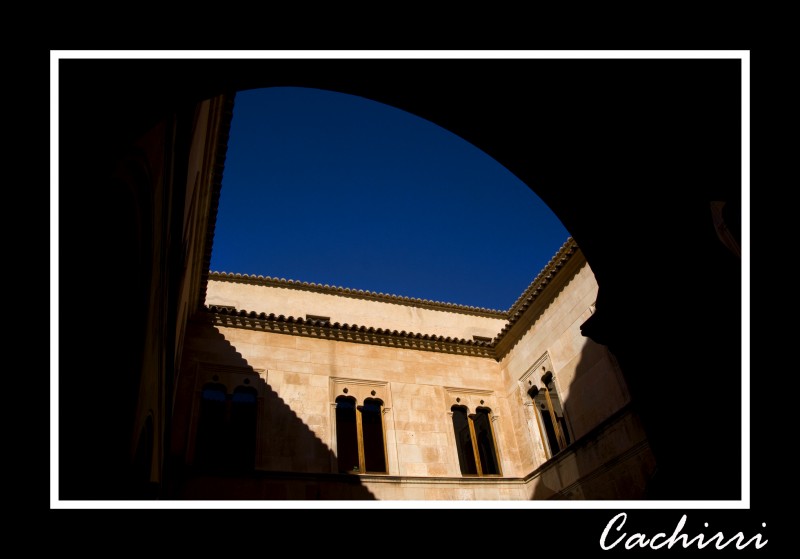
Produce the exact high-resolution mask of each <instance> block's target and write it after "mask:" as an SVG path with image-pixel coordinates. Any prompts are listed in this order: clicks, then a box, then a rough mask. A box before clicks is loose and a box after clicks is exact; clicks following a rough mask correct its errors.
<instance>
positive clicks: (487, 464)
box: [450, 406, 501, 476]
mask: <svg viewBox="0 0 800 559" xmlns="http://www.w3.org/2000/svg"><path fill="white" fill-rule="evenodd" d="M450 410H451V411H452V412H453V432H454V433H455V437H456V448H457V450H458V463H459V466H460V467H461V473H462V474H463V475H465V476H470V475H473V476H474V475H478V476H490V475H500V474H501V471H500V462H499V461H498V459H497V448H496V446H495V442H494V433H493V432H492V420H491V410H490V409H489V408H478V409H477V410H475V413H474V414H472V415H470V414H469V413H468V410H467V408H466V407H465V406H453V407H452V408H450Z"/></svg>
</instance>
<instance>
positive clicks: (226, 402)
mask: <svg viewBox="0 0 800 559" xmlns="http://www.w3.org/2000/svg"><path fill="white" fill-rule="evenodd" d="M257 409H258V393H257V392H256V390H255V389H254V388H252V387H245V386H240V387H237V388H236V389H235V390H234V392H233V394H231V395H229V394H228V393H227V389H226V388H225V385H223V384H218V383H209V384H206V385H205V386H204V387H203V390H202V392H201V393H200V418H199V421H198V425H197V438H196V450H195V458H194V465H195V467H197V468H198V469H200V470H204V471H211V472H226V471H249V470H252V469H254V468H255V456H256V422H257Z"/></svg>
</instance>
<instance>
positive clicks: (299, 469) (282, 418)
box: [168, 315, 375, 500]
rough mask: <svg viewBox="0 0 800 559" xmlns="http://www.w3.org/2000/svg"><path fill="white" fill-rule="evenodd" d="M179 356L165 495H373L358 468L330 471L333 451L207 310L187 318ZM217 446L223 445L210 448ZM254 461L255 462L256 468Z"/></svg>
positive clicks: (313, 497)
mask: <svg viewBox="0 0 800 559" xmlns="http://www.w3.org/2000/svg"><path fill="white" fill-rule="evenodd" d="M183 362H184V363H185V364H186V365H184V368H183V370H182V372H181V378H180V380H179V383H178V384H179V385H178V395H177V399H176V405H175V421H174V431H173V447H172V452H171V458H170V459H171V462H172V464H173V472H174V475H173V476H172V479H173V483H172V485H171V488H170V491H169V497H168V498H171V499H207V500H214V499H226V500H239V499H256V500H282V499H297V500H330V499H334V500H355V499H364V500H369V499H375V497H374V495H372V493H371V492H370V491H369V490H368V489H367V488H366V487H364V486H363V485H362V484H361V481H360V479H359V478H358V476H356V475H349V474H334V473H331V464H332V463H335V461H336V457H335V453H334V452H333V451H332V450H331V449H330V448H328V447H327V446H326V445H325V444H324V443H323V442H322V441H321V440H320V439H319V438H318V437H317V436H316V435H315V434H314V432H313V431H312V430H311V429H310V428H309V427H308V426H307V425H306V424H305V423H303V421H302V420H301V419H300V418H299V417H298V416H297V414H296V413H295V412H294V411H293V410H292V409H291V408H290V407H289V406H288V405H287V404H286V403H285V402H284V401H283V399H281V397H280V396H279V395H278V394H277V393H276V392H275V391H274V390H273V389H272V388H271V387H270V386H269V384H267V383H266V382H264V380H263V379H262V378H261V377H260V376H259V375H258V371H256V370H255V369H253V368H252V367H251V366H250V364H249V363H248V362H247V361H246V360H245V359H244V358H243V357H242V355H241V354H240V353H238V352H237V351H236V348H235V347H233V346H232V345H231V344H230V342H228V341H227V340H226V339H225V337H224V336H223V335H222V334H221V333H220V332H219V331H218V330H217V329H216V328H215V327H214V326H213V325H212V323H211V321H210V320H209V317H208V315H200V316H199V317H198V318H197V319H196V320H192V321H190V323H189V326H188V330H187V336H186V344H185V348H184V360H183ZM206 377H208V378H206ZM209 381H210V382H209ZM245 383H246V384H245ZM233 385H236V386H233ZM256 394H257V396H256ZM256 399H257V404H256V402H254V401H253V400H256ZM250 404H252V407H250ZM327 411H328V410H327V409H326V410H324V411H323V413H326V412H327ZM251 427H252V428H251ZM242 437H244V438H245V439H246V440H245V441H244V444H243V441H242ZM255 439H257V441H258V442H257V444H256V441H255ZM210 448H211V450H209V449H210ZM219 449H222V452H221V453H217V454H215V451H216V450H219ZM254 463H255V464H261V466H260V467H259V468H258V469H256V468H255V467H254Z"/></svg>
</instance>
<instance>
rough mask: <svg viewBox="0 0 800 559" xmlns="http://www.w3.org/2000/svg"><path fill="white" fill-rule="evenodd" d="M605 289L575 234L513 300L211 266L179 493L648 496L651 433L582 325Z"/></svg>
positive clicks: (183, 434)
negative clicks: (482, 301) (468, 302)
mask: <svg viewBox="0 0 800 559" xmlns="http://www.w3.org/2000/svg"><path fill="white" fill-rule="evenodd" d="M596 297H597V283H596V281H595V279H594V275H593V274H592V272H591V269H590V268H589V266H588V265H587V263H586V260H585V258H584V257H583V254H582V253H581V251H580V249H579V248H578V246H577V245H576V243H575V242H574V241H573V240H572V239H569V240H568V241H567V242H566V244H564V246H563V247H562V248H561V250H559V251H558V253H557V254H556V255H555V256H554V257H553V259H552V260H551V261H550V263H549V264H548V265H547V266H546V267H545V269H543V270H542V271H541V273H540V274H539V275H538V277H536V278H535V280H534V281H533V282H532V283H531V284H530V286H529V287H528V288H527V289H526V290H525V292H524V293H522V294H521V296H520V297H519V299H518V300H517V301H516V302H515V303H514V304H513V305H512V306H511V308H510V309H508V310H507V311H497V310H490V309H482V308H475V307H467V306H461V305H455V304H448V303H440V302H433V301H427V300H419V299H409V298H408V297H402V296H396V295H385V294H376V293H372V292H365V291H359V290H351V289H346V288H341V287H329V286H327V285H325V286H323V285H317V284H308V283H307V282H300V281H292V280H283V279H273V278H264V277H260V276H259V277H255V276H248V275H241V274H226V273H211V274H210V275H209V278H208V286H207V294H206V303H207V307H206V311H205V312H203V313H200V314H199V315H198V316H197V317H196V318H195V319H194V320H192V321H191V323H190V326H189V329H188V331H187V335H186V341H185V344H184V350H183V369H182V371H181V374H180V376H179V378H180V381H179V384H178V387H177V400H176V402H177V403H176V408H175V417H176V420H175V424H174V425H175V429H176V432H175V436H174V437H173V442H174V445H175V447H174V451H175V453H176V455H177V456H178V457H179V460H180V461H181V464H182V466H183V467H182V468H181V472H182V473H181V475H180V493H179V495H180V496H181V497H182V498H200V499H214V498H237V499H248V498H249V499H286V498H295V499H343V498H375V499H392V500H402V499H416V500H427V499H481V500H493V499H540V498H591V499H636V498H641V497H642V496H643V495H644V492H645V487H646V485H647V481H648V479H649V477H650V476H651V475H652V474H653V472H654V469H655V465H654V460H653V457H652V454H651V452H650V448H649V445H648V443H647V439H646V436H645V434H644V430H643V428H642V425H641V422H640V420H639V418H638V416H637V415H636V414H635V413H634V412H633V411H632V410H631V407H630V405H629V401H630V397H629V395H628V391H627V389H626V386H625V381H624V379H623V377H622V376H621V374H620V371H619V368H618V365H617V362H616V360H615V358H614V356H613V355H612V354H611V353H610V352H609V351H608V349H607V348H605V347H604V346H601V345H599V344H596V343H594V342H592V341H591V340H590V339H588V338H586V337H585V336H583V335H582V334H581V332H580V327H581V325H582V324H583V323H584V322H585V321H586V320H587V319H588V318H589V317H590V316H591V315H592V312H593V310H594V303H595V300H596ZM347 478H350V479H347ZM353 478H355V479H353Z"/></svg>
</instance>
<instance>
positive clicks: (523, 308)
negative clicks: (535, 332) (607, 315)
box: [204, 237, 584, 361]
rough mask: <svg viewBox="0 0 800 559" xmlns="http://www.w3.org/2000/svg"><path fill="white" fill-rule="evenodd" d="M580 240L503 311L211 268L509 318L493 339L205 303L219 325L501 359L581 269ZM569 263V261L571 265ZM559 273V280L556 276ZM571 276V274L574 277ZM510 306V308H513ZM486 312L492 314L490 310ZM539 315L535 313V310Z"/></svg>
mask: <svg viewBox="0 0 800 559" xmlns="http://www.w3.org/2000/svg"><path fill="white" fill-rule="evenodd" d="M579 252H580V251H579V249H578V245H577V244H576V243H575V241H574V240H573V239H572V238H571V237H570V238H569V239H568V240H567V242H566V243H564V245H563V246H562V247H561V249H560V250H559V251H558V253H556V255H555V256H554V257H553V258H552V259H551V260H550V262H549V263H548V264H547V266H545V268H544V269H543V270H542V271H541V272H540V273H539V275H538V276H536V279H535V280H534V281H533V282H532V283H531V285H529V286H528V288H527V289H526V290H525V292H524V293H523V296H522V297H520V298H519V299H518V300H517V301H516V302H515V303H514V305H513V306H512V308H511V310H512V311H513V313H512V314H510V315H509V314H508V313H500V312H499V311H491V310H489V309H478V308H476V307H464V306H461V305H454V304H450V303H440V302H438V301H427V300H421V299H412V298H409V297H399V296H396V295H386V294H384V293H375V292H369V291H362V290H355V289H348V288H343V287H331V286H329V285H320V284H315V283H308V282H300V281H296V280H286V279H283V278H280V279H277V278H271V277H269V276H267V277H264V276H254V275H248V274H229V273H225V272H210V273H209V275H208V278H209V279H213V280H217V281H230V282H235V283H250V284H255V285H267V286H275V287H287V288H290V289H304V290H309V291H318V292H323V293H335V294H340V295H343V296H349V297H355V298H360V299H372V300H381V301H391V302H397V303H401V304H406V305H411V306H428V307H431V308H437V309H438V310H450V311H454V312H466V313H470V314H483V315H484V316H493V317H496V318H506V319H507V322H506V324H505V325H504V326H503V328H502V330H500V332H499V333H498V334H497V336H495V338H494V339H493V340H492V341H491V342H484V341H475V340H466V339H464V338H450V337H444V336H436V335H429V334H419V333H414V332H406V331H405V330H403V331H401V332H398V331H397V330H388V329H382V328H373V327H367V326H359V325H356V324H339V323H338V322H335V323H331V322H330V321H320V320H305V319H303V318H302V317H293V316H289V317H286V316H284V315H278V316H276V315H275V314H266V313H263V312H262V313H260V314H259V313H256V312H255V311H246V310H237V309H234V308H232V307H230V306H216V305H212V306H210V307H204V308H205V309H206V311H207V312H209V313H210V314H211V315H212V317H213V321H214V323H215V324H216V325H217V326H228V327H233V328H247V329H250V330H260V331H264V332H273V333H279V334H290V335H295V336H308V337H315V338H321V339H328V340H336V341H345V342H354V343H366V344H373V345H380V346H385V347H395V348H405V349H416V350H421V351H436V352H441V353H450V354H458V355H470V356H474V357H486V358H491V359H495V360H497V361H499V360H500V359H501V358H502V357H503V356H504V355H505V354H506V353H508V351H509V350H510V349H511V347H513V345H514V343H515V340H516V339H517V338H519V336H521V335H522V334H523V333H524V331H525V330H527V327H528V326H530V324H528V323H532V320H533V318H532V316H533V315H532V314H531V313H532V312H534V311H535V309H532V308H533V307H536V308H540V307H541V305H537V304H536V303H537V302H539V301H540V300H541V299H542V294H543V293H544V292H550V291H551V286H552V285H555V286H556V287H557V286H559V285H562V284H563V283H564V282H565V281H567V280H568V279H569V278H568V277H567V278H563V277H562V271H563V270H564V269H565V267H568V268H570V270H573V271H575V270H577V269H578V266H579V265H580V264H581V263H582V262H584V260H583V259H582V258H579V259H577V260H575V259H573V256H574V255H575V254H577V253H579ZM567 264H570V266H567ZM556 277H558V281H557V282H556V281H554V280H555V279H556ZM570 277H571V276H570ZM510 312H511V311H509V313H510ZM488 313H492V314H491V315H489V314H488ZM534 314H535V313H534Z"/></svg>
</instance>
